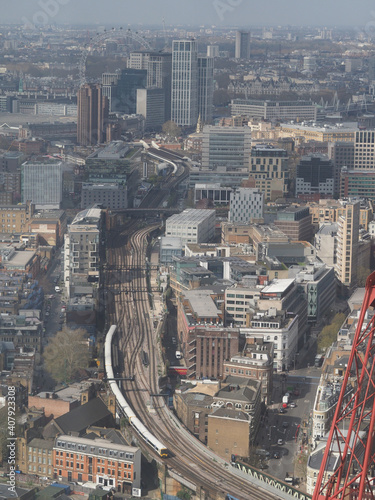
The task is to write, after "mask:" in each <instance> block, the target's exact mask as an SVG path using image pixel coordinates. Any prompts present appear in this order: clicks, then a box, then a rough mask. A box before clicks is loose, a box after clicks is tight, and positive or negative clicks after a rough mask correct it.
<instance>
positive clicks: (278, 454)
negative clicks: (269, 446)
mask: <svg viewBox="0 0 375 500" xmlns="http://www.w3.org/2000/svg"><path fill="white" fill-rule="evenodd" d="M280 457H281V453H279V452H278V451H275V453H274V454H273V458H280Z"/></svg>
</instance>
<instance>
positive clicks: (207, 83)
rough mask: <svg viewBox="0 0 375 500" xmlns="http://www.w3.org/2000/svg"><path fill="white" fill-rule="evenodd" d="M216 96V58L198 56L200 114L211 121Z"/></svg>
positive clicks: (207, 121) (202, 119) (204, 119)
mask: <svg viewBox="0 0 375 500" xmlns="http://www.w3.org/2000/svg"><path fill="white" fill-rule="evenodd" d="M213 96H214V58H213V57H198V115H199V116H200V117H201V121H202V122H203V123H211V121H212V109H213Z"/></svg>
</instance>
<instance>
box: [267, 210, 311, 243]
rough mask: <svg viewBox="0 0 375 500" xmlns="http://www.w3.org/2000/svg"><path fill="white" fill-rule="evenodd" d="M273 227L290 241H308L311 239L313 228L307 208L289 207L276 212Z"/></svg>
mask: <svg viewBox="0 0 375 500" xmlns="http://www.w3.org/2000/svg"><path fill="white" fill-rule="evenodd" d="M275 226H277V227H278V228H279V229H280V230H281V231H282V232H283V233H285V234H286V235H287V236H288V237H289V238H290V239H291V240H292V241H310V239H311V238H312V229H313V227H312V224H311V215H310V211H309V208H308V207H289V208H285V209H284V210H280V211H278V212H277V218H276V220H275Z"/></svg>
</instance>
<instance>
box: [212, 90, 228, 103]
mask: <svg viewBox="0 0 375 500" xmlns="http://www.w3.org/2000/svg"><path fill="white" fill-rule="evenodd" d="M229 103H230V97H229V94H228V92H227V91H226V90H222V89H219V90H215V91H214V97H213V104H214V106H228V104H229Z"/></svg>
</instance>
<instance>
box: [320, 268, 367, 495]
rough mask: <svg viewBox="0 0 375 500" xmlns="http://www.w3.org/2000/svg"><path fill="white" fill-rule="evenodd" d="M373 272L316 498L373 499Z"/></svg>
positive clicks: (338, 403) (342, 387)
mask: <svg viewBox="0 0 375 500" xmlns="http://www.w3.org/2000/svg"><path fill="white" fill-rule="evenodd" d="M374 307H375V272H373V273H372V274H370V276H369V277H368V278H367V281H366V288H365V296H364V300H363V303H362V308H361V312H360V315H359V320H358V324H357V327H356V331H355V335H354V340H353V345H352V350H351V352H350V356H349V361H348V364H347V367H346V370H345V374H344V379H343V381H342V386H341V391H340V395H339V398H338V401H337V407H336V411H335V414H334V417H333V422H332V426H331V430H330V432H329V435H328V440H327V444H326V447H325V451H324V454H323V459H322V462H321V466H320V470H319V474H318V477H317V481H316V485H315V490H314V494H313V497H312V500H323V499H327V500H328V499H348V500H354V499H358V500H362V499H366V500H367V499H369V500H371V499H374V498H375V485H374V480H375V477H374V474H375V450H374V448H375V447H374V438H375V435H374V432H375V339H374V333H375V314H374V310H373V309H372V308H374Z"/></svg>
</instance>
